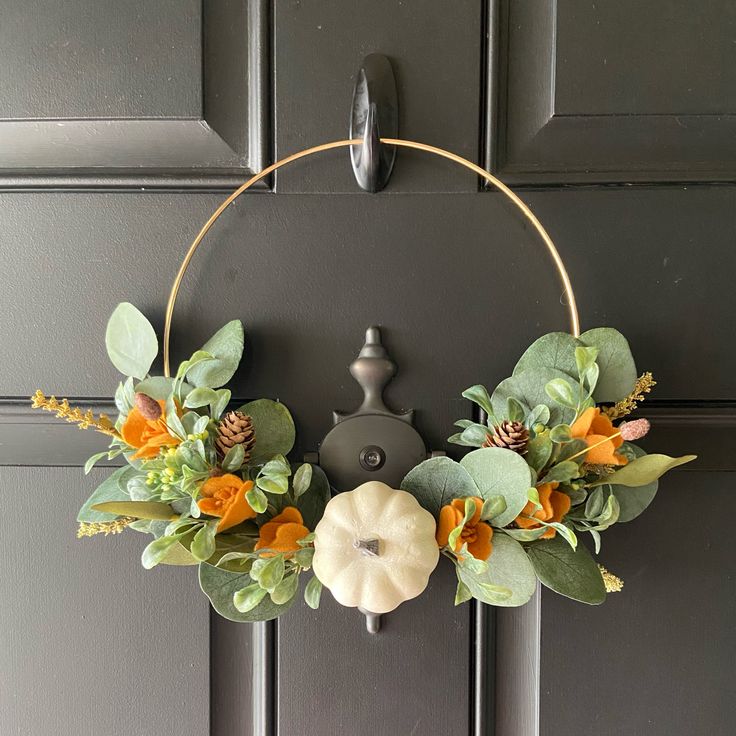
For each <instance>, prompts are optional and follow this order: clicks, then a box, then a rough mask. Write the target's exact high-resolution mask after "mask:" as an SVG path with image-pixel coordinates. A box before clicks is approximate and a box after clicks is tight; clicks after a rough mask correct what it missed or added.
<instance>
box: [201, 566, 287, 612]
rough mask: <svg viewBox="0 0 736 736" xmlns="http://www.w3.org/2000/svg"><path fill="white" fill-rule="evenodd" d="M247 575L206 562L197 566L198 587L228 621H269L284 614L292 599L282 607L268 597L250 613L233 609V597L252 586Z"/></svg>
mask: <svg viewBox="0 0 736 736" xmlns="http://www.w3.org/2000/svg"><path fill="white" fill-rule="evenodd" d="M252 582H253V581H252V580H251V578H250V576H249V575H248V573H242V572H241V573H236V572H230V571H228V570H223V569H220V568H218V567H214V566H213V565H210V564H208V563H206V562H203V563H202V564H201V565H200V566H199V585H200V587H201V588H202V591H203V592H204V594H205V595H206V596H207V597H208V598H209V599H210V602H211V603H212V607H213V608H214V609H215V610H216V611H217V612H218V613H219V614H220V615H221V616H223V617H224V618H227V619H229V620H230V621H269V620H271V619H274V618H277V617H278V616H280V615H281V614H282V613H284V612H286V611H287V610H288V609H289V608H290V607H291V605H292V604H293V602H294V600H295V599H294V598H292V599H291V600H290V601H288V602H287V603H285V604H284V605H276V604H275V603H274V602H273V601H272V600H271V599H270V598H269V597H268V596H265V594H264V597H263V599H262V600H261V602H260V603H259V604H258V605H257V606H256V607H255V608H253V609H251V610H250V611H246V612H241V611H238V610H237V608H235V605H234V603H233V596H234V595H235V593H236V592H237V591H239V590H242V589H243V588H245V587H247V586H248V585H252Z"/></svg>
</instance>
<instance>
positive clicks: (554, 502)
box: [516, 481, 570, 539]
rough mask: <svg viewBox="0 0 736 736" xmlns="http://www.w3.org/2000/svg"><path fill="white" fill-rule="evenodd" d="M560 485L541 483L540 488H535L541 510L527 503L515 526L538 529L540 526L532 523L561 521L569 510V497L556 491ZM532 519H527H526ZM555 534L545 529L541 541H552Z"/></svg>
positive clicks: (555, 482) (556, 483)
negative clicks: (537, 520)
mask: <svg viewBox="0 0 736 736" xmlns="http://www.w3.org/2000/svg"><path fill="white" fill-rule="evenodd" d="M559 485H560V484H559V483H558V482H557V481H552V482H551V483H542V485H541V486H537V493H538V494H539V503H541V504H542V508H541V509H536V511H535V508H536V506H535V505H534V504H533V503H532V502H531V501H528V502H527V504H526V506H524V508H523V509H522V510H521V513H520V514H519V516H517V517H516V525H517V526H519V527H521V528H522V529H538V528H539V527H540V526H541V524H539V523H538V522H536V521H534V519H539V521H546V522H551V521H562V519H563V518H564V516H565V514H566V513H567V512H568V511H569V510H570V496H568V495H567V494H566V493H561V492H560V491H558V490H556V488H557V487H558V486H559ZM530 516H531V517H533V518H531V519H530V518H528V517H530ZM555 534H557V530H556V529H549V528H548V529H547V530H546V531H545V532H544V534H542V539H552V537H554V536H555Z"/></svg>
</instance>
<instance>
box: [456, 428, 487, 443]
mask: <svg viewBox="0 0 736 736" xmlns="http://www.w3.org/2000/svg"><path fill="white" fill-rule="evenodd" d="M487 437H488V427H484V426H483V425H482V424H471V425H470V426H469V427H466V428H465V429H464V430H463V431H462V432H461V433H460V439H461V440H462V444H463V445H465V446H466V447H480V446H481V445H482V444H483V443H484V442H485V441H486V438H487Z"/></svg>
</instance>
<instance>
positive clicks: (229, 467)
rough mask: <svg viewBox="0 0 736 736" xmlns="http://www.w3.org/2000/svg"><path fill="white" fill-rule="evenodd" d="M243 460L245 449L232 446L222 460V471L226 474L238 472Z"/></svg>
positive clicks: (241, 446)
mask: <svg viewBox="0 0 736 736" xmlns="http://www.w3.org/2000/svg"><path fill="white" fill-rule="evenodd" d="M244 459H245V448H244V447H243V445H241V444H238V445H233V446H232V447H231V448H230V449H229V450H228V451H227V454H226V455H225V457H224V458H223V459H222V469H223V470H224V471H225V472H226V473H234V472H236V471H237V470H240V468H241V466H242V465H243V460H244Z"/></svg>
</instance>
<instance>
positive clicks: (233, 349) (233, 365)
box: [187, 319, 245, 388]
mask: <svg viewBox="0 0 736 736" xmlns="http://www.w3.org/2000/svg"><path fill="white" fill-rule="evenodd" d="M244 344H245V336H244V333H243V325H242V323H241V322H240V320H238V319H235V320H233V321H232V322H228V323H227V324H226V325H225V326H224V327H221V328H220V329H219V330H218V331H217V332H216V333H215V334H214V335H213V336H212V337H211V338H210V339H209V340H207V342H206V343H205V344H204V345H203V346H202V350H203V351H204V352H206V353H209V354H210V355H212V356H214V360H207V361H205V362H203V363H200V364H199V365H195V366H194V367H193V368H191V369H190V370H189V371H188V373H187V377H188V379H189V382H190V383H192V384H193V385H194V386H205V387H207V388H219V387H220V386H224V385H225V384H226V383H227V382H228V381H229V380H230V379H231V378H232V377H233V375H234V374H235V371H236V370H237V369H238V365H239V364H240V359H241V358H242V357H243V346H244Z"/></svg>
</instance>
